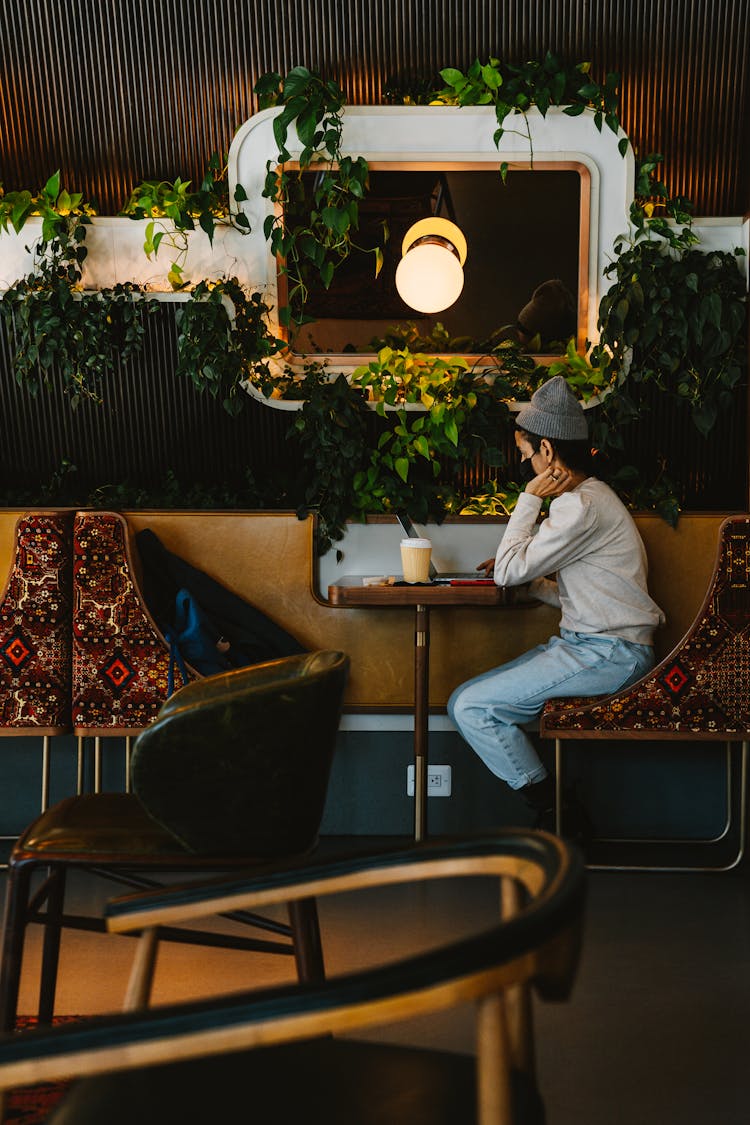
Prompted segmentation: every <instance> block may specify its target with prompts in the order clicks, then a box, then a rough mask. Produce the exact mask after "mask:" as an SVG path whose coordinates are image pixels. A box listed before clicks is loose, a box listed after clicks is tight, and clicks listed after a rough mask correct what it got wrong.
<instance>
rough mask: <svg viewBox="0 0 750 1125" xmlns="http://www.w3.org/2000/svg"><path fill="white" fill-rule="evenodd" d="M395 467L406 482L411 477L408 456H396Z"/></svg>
mask: <svg viewBox="0 0 750 1125" xmlns="http://www.w3.org/2000/svg"><path fill="white" fill-rule="evenodd" d="M393 467H394V469H395V470H396V472H397V473H398V475H399V476H400V477H401V480H402V481H403V482H404V484H406V481H407V480H408V478H409V460H408V458H407V457H396V458H395V459H394V462H393Z"/></svg>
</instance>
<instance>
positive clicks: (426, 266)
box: [396, 218, 466, 313]
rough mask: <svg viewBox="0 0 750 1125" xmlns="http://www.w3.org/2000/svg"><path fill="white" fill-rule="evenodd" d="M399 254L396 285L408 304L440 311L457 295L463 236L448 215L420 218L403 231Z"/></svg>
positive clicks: (460, 283)
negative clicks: (445, 216) (447, 217)
mask: <svg viewBox="0 0 750 1125" xmlns="http://www.w3.org/2000/svg"><path fill="white" fill-rule="evenodd" d="M401 253H402V254H403V257H402V258H401V261H400V262H399V264H398V267H397V269H396V288H397V289H398V292H399V295H400V297H401V299H402V300H403V301H405V302H406V304H407V305H409V307H410V308H412V309H416V310H417V312H422V313H436V312H442V311H443V309H447V308H449V307H450V306H451V305H452V304H454V302H455V301H457V300H458V298H459V296H460V295H461V290H462V289H463V287H464V271H463V264H464V262H465V261H466V239H465V238H464V236H463V233H462V232H461V231H460V230H459V228H458V227H457V226H456V224H455V223H451V222H449V220H448V219H438V218H429V219H420V220H419V222H418V223H414V225H413V226H412V227H410V228H409V230H408V231H407V232H406V235H405V236H404V241H403V243H402V245H401Z"/></svg>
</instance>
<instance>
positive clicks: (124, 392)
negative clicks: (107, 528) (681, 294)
mask: <svg viewBox="0 0 750 1125" xmlns="http://www.w3.org/2000/svg"><path fill="white" fill-rule="evenodd" d="M147 333H148V339H147V345H146V348H145V351H144V354H143V356H141V357H140V358H139V360H138V362H137V363H134V364H133V365H132V366H128V367H123V368H121V369H118V370H117V371H116V372H115V373H114V374H113V375H112V376H111V377H110V378H109V379H108V380H107V381H106V383H104V385H103V386H102V398H103V400H104V401H103V404H102V405H101V406H98V405H95V404H93V403H90V402H84V403H83V404H82V405H81V406H79V407H78V409H76V410H73V409H71V406H70V401H69V399H68V397H67V396H66V394H65V393H64V390H63V389H62V386H61V384H60V381H59V379H58V378H57V377H56V376H55V375H54V374H53V377H52V380H51V382H52V385H51V386H50V387H49V388H46V389H44V390H42V391H41V392H40V393H39V395H38V396H37V397H36V398H32V397H31V396H30V395H29V394H28V392H27V391H26V390H25V389H23V388H21V387H19V386H18V384H17V383H16V382H15V380H14V379H13V376H12V372H11V368H10V349H9V347H8V342H7V337H6V333H5V329H4V326H3V325H2V324H0V417H2V419H3V441H2V442H1V443H0V503H3V502H10V503H12V504H15V503H17V502H21V501H22V498H23V494H24V490H29V492H31V493H33V495H34V500H33V502H34V503H38V502H39V501H40V500H42V499H43V497H42V495H41V492H40V486H41V488H42V489H43V488H44V487H46V486H47V485H49V484H50V482H51V481H52V480H53V478H54V477H55V475H56V474H59V473H60V469H61V466H62V465H63V462H64V461H67V462H69V463H71V464H73V465H75V467H76V471H75V473H73V474H71V475H70V477H69V478H68V479H67V482H66V483H65V484H64V485H63V491H62V492H59V491H58V492H55V494H54V495H55V500H56V501H57V502H61V500H62V502H66V503H67V502H70V503H85V502H87V500H88V499H89V498H90V497H91V496H92V493H93V492H94V490H96V489H100V488H101V487H102V486H107V485H122V484H126V485H128V486H129V489H130V491H129V492H128V493H127V494H125V495H124V496H123V495H122V494H116V495H115V501H116V502H115V506H117V507H123V506H125V507H127V506H129V505H130V504H132V503H133V499H132V497H133V495H134V492H133V490H134V489H142V490H143V491H144V492H145V493H146V494H147V495H148V496H149V504H148V506H154V504H155V505H156V506H160V505H161V504H162V503H163V502H164V501H162V500H160V496H161V495H162V494H163V490H164V487H165V484H166V479H167V473H168V471H169V470H171V471H172V473H174V474H175V475H176V477H177V479H178V481H179V482H180V485H181V486H182V489H183V490H184V491H182V492H181V493H180V495H179V496H178V497H176V498H175V497H173V496H170V497H168V498H167V503H168V505H169V506H175V507H195V506H202V505H203V503H204V502H208V503H209V506H214V507H226V506H229V507H234V506H237V503H238V502H239V506H241V507H269V506H270V507H296V505H297V504H298V503H300V502H301V500H302V497H303V495H304V481H303V478H302V468H301V464H300V461H299V456H298V454H297V453H296V451H295V446H294V444H293V443H290V442H289V441H287V433H288V432H289V428H290V426H291V423H292V420H293V418H294V415H291V414H289V413H288V412H287V411H281V410H274V409H272V408H270V407H267V406H264V405H262V404H260V403H258V402H256V401H255V400H254V399H248V400H247V403H246V406H245V408H244V410H243V411H242V413H241V414H240V415H239V417H237V418H231V417H230V416H229V415H228V414H226V412H225V411H224V410H223V408H222V406H221V404H220V402H219V401H218V400H216V399H214V398H212V397H211V396H210V395H207V394H199V393H198V392H196V390H195V389H194V388H193V385H192V383H191V382H190V380H189V379H187V378H184V377H179V378H178V376H177V375H176V374H175V362H176V334H175V323H174V306H165V307H164V308H163V309H162V310H161V311H160V314H159V315H158V316H157V317H155V318H151V319H150V320H149V322H148V324H147ZM744 400H745V396H744V393H740V394H738V395H737V402H736V409H734V410H732V411H728V412H725V413H723V414H721V415H720V417H719V419H718V421H717V423H716V427H715V430H714V431H713V432H712V434H711V438H710V440H704V439H703V438H701V437H700V436H699V435H698V434H697V432H696V430H695V429H694V427H693V426H692V424H691V423H690V420H689V417H688V412H687V411H686V410H684V409H682V410H675V408H674V406H673V405H672V404H671V403H670V402H669V401H668V400H665V399H664V397H663V396H659V395H652V396H651V400H650V402H649V407H650V409H648V410H647V411H645V412H644V414H643V416H642V419H641V420H640V421H639V422H638V423H637V424H636V425H633V426H631V427H629V431H628V432H626V433H625V434H624V435H623V436H624V444H625V450H626V453H625V454H624V455H623V460H624V461H625V462H628V463H634V464H637V465H639V466H640V467H641V468H642V470H643V472H644V473H645V475H646V476H647V477H651V476H652V474H653V472H654V466H655V465H656V464H658V463H659V462H660V461H663V462H664V463H666V464H667V465H669V466H670V471H671V472H672V473H673V474H674V476H675V477H676V478H677V479H676V483H677V487H678V489H679V500H680V503H681V505H682V507H683V508H684V509H686V510H688V511H696V510H701V509H706V510H740V511H741V510H744V509H745V508H746V495H747V484H746V479H747V470H746V452H745V451H746V439H745V423H744V418H745V409H746V408H745V401H744ZM377 428H378V422H377V420H376V418H375V415H373V416H372V434H371V440H372V441H373V442H374V440H375V433H376V431H377ZM499 440H500V443H501V445H503V446H504V452H505V455H506V457H507V459H508V461H509V463H510V464H511V465H514V464H515V462H516V452H515V446H514V442H513V436H512V431H511V428H510V427H508V429H507V432H506V433H505V434H501V435H499ZM616 467H617V466H616V465H613V466H611V468H616ZM345 471H346V467H345V466H342V472H345ZM248 472H249V474H250V478H248ZM495 475H496V471H495V470H493V469H490V468H487V467H486V466H484V465H482V464H476V465H473V466H467V467H466V469H465V470H464V471H463V472H462V473H461V474H460V476H459V478H458V482H457V483H459V484H461V485H462V486H463V487H464V488H466V489H467V491H479V490H481V488H482V485H483V484H484V483H485V482H486V481H487V480H488V479H489V478H491V477H493V476H495ZM218 486H221V487H222V488H223V489H224V490H225V491H224V493H217V492H216V491H214V492H213V493H212V492H211V491H210V490H211V489H214V490H215V489H216V488H217V487H218ZM196 487H197V488H198V493H197V494H196V493H194V492H193V493H191V492H190V489H194V488H196ZM66 489H67V491H66ZM3 495H4V496H5V497H8V496H9V497H11V499H10V501H8V500H3ZM196 495H198V497H199V499H198V502H197V503H196V501H195V496H196ZM224 495H226V496H228V497H229V499H228V501H227V502H225V501H224V500H223V499H222V497H223V496H224ZM118 501H119V502H118ZM108 502H109V503H111V498H110V500H109V501H108Z"/></svg>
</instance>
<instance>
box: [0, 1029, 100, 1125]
mask: <svg viewBox="0 0 750 1125" xmlns="http://www.w3.org/2000/svg"><path fill="white" fill-rule="evenodd" d="M80 1018H81V1017H80V1016H56V1017H55V1023H71V1022H73V1021H74V1020H78V1019H80ZM35 1023H36V1018H35V1017H34V1016H19V1017H18V1019H17V1021H16V1028H17V1030H18V1031H25V1030H26V1029H27V1028H29V1027H33V1026H34V1024H35ZM69 1085H70V1083H69V1082H40V1083H39V1085H38V1086H24V1087H23V1089H19V1090H13V1091H12V1093H10V1094H9V1095H8V1101H7V1105H6V1107H5V1116H4V1117H3V1120H2V1125H41V1123H42V1122H44V1121H46V1120H47V1117H48V1115H49V1114H50V1113H51V1112H52V1110H53V1109H54V1107H55V1106H56V1105H57V1103H58V1102H59V1101H60V1099H61V1097H62V1096H63V1094H64V1093H65V1091H66V1090H67V1089H68V1087H69Z"/></svg>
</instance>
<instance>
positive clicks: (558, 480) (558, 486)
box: [526, 464, 571, 500]
mask: <svg viewBox="0 0 750 1125" xmlns="http://www.w3.org/2000/svg"><path fill="white" fill-rule="evenodd" d="M570 481H571V475H570V473H569V472H568V470H567V469H563V468H561V467H560V466H559V465H555V464H552V465H548V466H547V468H546V469H543V470H542V472H541V473H539V475H538V476H536V477H534V478H533V480H530V481H529V483H528V484H527V485H526V491H527V492H529V493H531V495H532V496H540V497H541V498H542V500H545V499H546V498H547V497H548V496H559V495H560V493H561V492H564V491H565V489H566V488H567V487H568V485H569V484H570Z"/></svg>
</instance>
